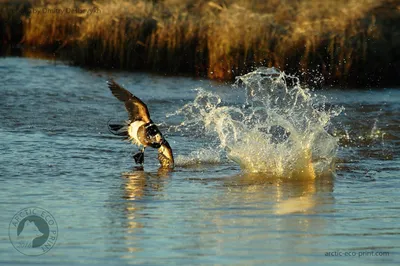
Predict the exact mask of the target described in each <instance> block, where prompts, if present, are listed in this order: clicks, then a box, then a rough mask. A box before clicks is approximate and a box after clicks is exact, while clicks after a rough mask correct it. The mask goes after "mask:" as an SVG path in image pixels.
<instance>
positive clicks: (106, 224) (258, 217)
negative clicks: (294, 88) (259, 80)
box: [0, 58, 400, 265]
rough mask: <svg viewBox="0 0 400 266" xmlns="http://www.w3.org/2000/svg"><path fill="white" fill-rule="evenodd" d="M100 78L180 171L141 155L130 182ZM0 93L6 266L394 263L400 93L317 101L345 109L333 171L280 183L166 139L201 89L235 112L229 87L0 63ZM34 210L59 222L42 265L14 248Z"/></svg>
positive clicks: (190, 139) (129, 164)
mask: <svg viewBox="0 0 400 266" xmlns="http://www.w3.org/2000/svg"><path fill="white" fill-rule="evenodd" d="M109 76H112V77H114V78H115V79H116V80H117V81H119V82H120V83H121V84H123V85H124V86H126V87H127V88H128V89H130V90H131V91H132V92H134V93H135V94H136V95H137V96H139V97H140V98H141V99H142V100H143V101H145V102H146V103H147V105H148V106H149V109H150V112H151V114H152V118H153V120H154V121H155V122H157V123H161V130H162V131H163V132H165V133H166V135H167V138H168V140H169V142H170V144H171V146H172V147H173V149H174V152H175V155H176V156H178V157H180V159H179V160H180V165H181V166H178V167H177V168H176V169H175V170H174V171H172V172H166V171H162V170H159V169H158V161H157V159H156V151H154V150H150V149H148V150H146V157H145V170H144V171H138V170H135V168H134V163H133V160H132V158H131V156H132V153H134V152H136V148H135V147H133V146H131V145H129V144H128V143H126V142H123V141H121V140H120V139H118V138H116V137H114V136H112V135H111V134H110V133H109V132H108V131H107V126H106V125H107V121H108V120H109V119H111V118H113V119H117V120H124V119H126V113H125V110H124V108H123V106H122V105H121V103H120V102H118V101H117V100H116V99H115V98H114V97H113V96H112V95H111V93H110V92H109V90H108V89H107V87H106V83H105V81H106V79H107V78H108V77H109ZM0 84H1V93H2V94H1V97H0V115H1V117H2V120H1V123H0V143H1V144H0V145H1V148H2V149H1V155H0V182H1V193H0V206H1V209H0V210H1V211H0V221H1V222H2V226H0V264H1V265H17V264H20V265H26V264H38V265H75V264H87V265H106V264H107V265H128V264H140V265H142V264H149V265H166V264H184V265H200V264H204V265H208V264H216V265H265V264H281V265H293V264H303V265H321V263H323V264H326V265H357V264H359V265H365V264H370V265H383V264H392V265H398V264H399V263H400V226H399V224H400V214H399V210H400V206H399V202H400V193H399V190H400V181H399V173H400V161H399V159H398V154H399V140H400V128H399V125H400V91H399V90H396V89H385V90H364V91H339V90H328V91H324V92H316V93H317V94H319V95H325V96H326V97H327V99H328V100H329V101H328V103H329V104H330V105H332V106H343V107H344V108H345V110H344V111H343V112H342V113H341V115H339V116H338V117H336V118H335V119H334V121H333V124H334V125H335V127H334V128H333V129H329V130H331V132H330V133H331V134H332V135H335V136H336V137H337V138H338V139H339V149H338V152H337V155H336V167H335V169H336V172H335V173H334V174H326V175H321V176H318V177H317V178H316V179H315V180H310V181H307V180H306V181H304V180H303V181H290V180H289V181H288V180H283V179H276V178H275V179H274V178H271V177H269V176H266V175H265V174H257V173H252V174H246V173H243V172H242V171H241V169H240V167H239V166H238V165H237V164H236V163H234V162H232V161H230V160H229V159H227V157H226V156H225V155H224V154H223V153H222V154H221V152H220V149H219V148H218V147H217V145H218V141H217V140H215V139H209V138H206V137H204V138H203V137H202V136H201V135H200V136H199V134H194V132H193V134H191V133H190V131H188V132H185V131H175V130H169V129H170V128H172V127H173V126H177V125H179V124H180V123H181V122H182V121H181V120H179V119H180V118H179V117H170V116H168V119H166V117H167V114H171V113H174V112H176V110H178V109H180V108H182V107H183V106H184V105H185V104H188V103H191V102H193V100H194V99H195V97H196V95H197V92H196V91H194V90H193V89H195V88H197V87H203V88H205V89H206V90H209V91H212V92H214V93H218V95H221V96H223V97H224V98H225V99H226V103H227V104H228V105H229V104H231V105H235V104H238V101H239V100H240V99H241V98H240V95H241V92H240V91H239V90H234V89H232V88H231V87H230V86H229V85H220V84H212V83H210V82H209V81H200V80H194V79H190V78H179V77H162V76H155V75H151V74H145V73H125V72H104V71H102V72H99V71H97V72H94V71H87V70H85V69H82V68H77V67H71V66H67V65H63V64H61V63H57V64H55V63H54V62H48V61H44V60H33V59H24V58H1V59H0ZM163 121H164V122H163ZM178 165H179V164H178ZM29 206H37V207H41V208H44V209H46V210H47V211H49V212H50V213H51V214H52V215H53V216H54V218H55V219H56V221H57V224H58V230H59V235H58V240H57V243H56V245H55V246H54V247H53V248H52V249H51V250H50V251H49V252H47V253H46V254H44V255H41V256H35V257H33V256H25V255H23V254H21V253H19V252H18V251H17V250H15V249H14V248H13V246H12V245H11V243H10V241H9V236H8V228H9V223H10V221H11V219H12V217H13V216H14V214H16V213H17V212H18V211H19V210H21V209H23V208H25V207H29ZM328 252H342V253H340V254H342V255H341V256H340V255H337V256H327V255H328V254H327V253H328ZM344 252H350V255H345V254H344ZM366 252H372V253H373V255H371V253H366ZM376 252H388V253H386V255H383V256H382V254H383V253H376ZM337 254H339V253H337ZM353 255H354V256H353Z"/></svg>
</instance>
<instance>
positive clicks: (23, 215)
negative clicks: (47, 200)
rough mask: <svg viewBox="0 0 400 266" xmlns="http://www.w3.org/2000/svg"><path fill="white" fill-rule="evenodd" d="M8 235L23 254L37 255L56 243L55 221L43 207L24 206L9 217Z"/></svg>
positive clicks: (56, 229) (56, 230)
mask: <svg viewBox="0 0 400 266" xmlns="http://www.w3.org/2000/svg"><path fill="white" fill-rule="evenodd" d="M8 235H9V237H10V241H11V244H12V245H13V246H14V248H15V249H16V250H18V251H19V252H21V253H22V254H24V255H28V256H39V255H42V254H44V253H46V252H48V251H49V250H50V249H51V248H52V247H53V246H54V245H55V244H56V241H57V237H58V227H57V222H56V220H55V219H54V217H53V215H51V213H49V212H48V211H46V210H45V209H43V208H38V207H28V208H24V209H22V210H20V211H19V212H17V213H16V214H15V215H14V217H13V218H12V219H11V222H10V226H9V228H8Z"/></svg>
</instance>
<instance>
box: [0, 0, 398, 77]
mask: <svg viewBox="0 0 400 266" xmlns="http://www.w3.org/2000/svg"><path fill="white" fill-rule="evenodd" d="M25 2H29V3H30V5H31V9H30V14H28V15H25V16H23V18H22V20H23V42H24V43H25V44H28V45H31V46H36V47H43V48H48V49H51V50H52V51H56V52H60V51H64V50H65V51H68V57H69V59H71V60H72V61H73V62H75V63H76V64H80V65H89V66H102V67H109V68H124V69H140V70H155V71H162V72H168V73H184V72H188V73H194V74H196V75H199V76H207V77H209V78H212V79H220V80H228V79H232V78H233V77H234V76H236V75H238V74H241V73H244V72H247V71H249V70H250V69H252V68H253V67H255V66H258V65H264V66H276V67H279V68H280V69H283V70H288V71H290V72H300V71H303V70H310V69H312V70H315V71H317V72H319V73H322V75H323V76H324V77H325V80H326V82H327V83H339V82H340V83H345V84H350V85H357V84H369V83H373V81H382V80H378V79H379V78H385V77H389V78H390V77H391V78H395V77H396V75H398V71H399V70H396V68H395V67H394V68H393V66H394V65H395V64H396V62H399V57H400V55H399V53H398V52H397V51H398V50H399V49H400V28H399V27H396V26H395V25H397V26H398V25H399V24H398V23H400V4H398V2H397V1H395V0H266V1H262V0H219V1H202V0H190V1H183V0H164V1H162V0H159V1H157V0H153V1H145V0H136V1H135V0H130V1H128V0H121V1H117V0H112V1H104V0H98V1H83V0H82V1H73V0H66V1H57V0H51V1H50V0H41V1H32V0H31V1H29V0H26V1H25ZM72 8H75V9H76V10H86V11H85V12H76V10H75V12H68V13H66V12H65V13H64V14H59V13H52V12H46V13H43V12H41V13H39V12H37V11H38V10H39V11H40V10H42V11H43V10H55V9H60V10H64V11H65V10H67V9H70V10H71V9H72ZM35 11H36V12H35ZM0 16H1V17H3V15H0ZM0 21H1V20H0ZM380 49H383V50H380ZM390 64H391V66H390ZM388 75H389V76H388ZM305 77H306V78H307V74H306V75H305ZM308 78H311V76H309V77H308Z"/></svg>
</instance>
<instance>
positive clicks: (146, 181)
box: [121, 168, 170, 259]
mask: <svg viewBox="0 0 400 266" xmlns="http://www.w3.org/2000/svg"><path fill="white" fill-rule="evenodd" d="M169 173H170V170H169V169H163V168H160V169H159V170H158V172H157V173H148V172H145V171H143V170H142V169H139V170H133V171H131V172H124V173H122V174H121V177H122V185H121V188H122V195H121V197H122V198H124V199H125V201H124V202H123V203H121V205H122V208H123V210H122V211H123V215H124V219H123V220H124V221H125V223H124V225H123V226H122V229H123V230H124V232H123V234H122V238H123V240H124V242H125V243H124V249H126V252H124V255H123V256H121V257H122V258H126V259H132V258H134V257H135V255H134V253H136V252H138V251H141V250H142V249H141V248H140V239H139V238H138V237H137V236H136V234H137V233H138V232H139V231H140V230H141V229H142V228H144V225H143V223H141V222H138V220H139V218H141V217H142V215H141V214H138V212H140V211H142V210H143V209H144V207H143V205H142V204H137V202H138V201H140V200H143V198H144V197H145V196H148V195H149V194H151V192H157V193H160V192H161V191H163V189H164V185H165V184H166V183H167V182H168V178H169Z"/></svg>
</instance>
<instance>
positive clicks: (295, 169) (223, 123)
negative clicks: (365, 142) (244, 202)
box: [176, 68, 341, 178]
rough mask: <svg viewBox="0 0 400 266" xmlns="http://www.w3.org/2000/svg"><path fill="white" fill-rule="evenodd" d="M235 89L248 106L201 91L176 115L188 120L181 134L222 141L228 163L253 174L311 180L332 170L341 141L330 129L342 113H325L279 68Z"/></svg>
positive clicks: (241, 81) (243, 79)
mask: <svg viewBox="0 0 400 266" xmlns="http://www.w3.org/2000/svg"><path fill="white" fill-rule="evenodd" d="M233 87H234V88H235V89H242V88H243V89H244V90H245V92H246V99H245V101H244V105H242V106H232V105H225V104H223V101H222V99H221V97H220V96H219V95H218V94H216V93H213V92H210V91H206V90H204V89H201V88H199V89H198V95H197V97H196V98H195V100H194V101H193V102H192V103H189V104H186V105H185V106H184V107H182V108H181V109H180V110H178V111H177V113H176V114H178V115H183V116H184V117H185V119H184V121H183V122H182V124H181V126H180V128H181V129H182V128H185V129H186V130H188V129H189V130H190V131H192V132H193V131H196V132H201V133H202V134H205V135H208V136H215V135H216V136H218V139H219V142H220V147H221V148H222V149H223V150H225V151H226V154H227V157H228V158H229V159H231V160H232V161H234V162H236V163H238V164H239V165H240V167H241V168H242V169H244V170H247V171H250V172H267V173H270V174H272V175H274V176H286V177H292V176H293V177H294V176H296V177H298V176H306V177H307V178H309V177H314V176H315V173H318V172H322V171H326V170H328V169H330V167H331V163H332V160H333V158H334V156H335V153H336V149H337V139H336V138H335V137H333V136H331V135H329V134H328V133H327V131H326V128H327V126H328V125H329V124H330V121H331V118H332V117H333V116H337V115H338V114H339V113H340V112H341V109H337V110H333V109H330V110H325V105H324V100H323V99H322V98H317V97H316V96H313V95H312V94H311V93H310V91H309V90H308V89H304V88H302V87H301V86H300V84H299V80H298V79H297V78H296V77H293V76H289V75H286V74H285V73H283V72H279V71H278V70H276V69H275V68H259V69H257V70H255V71H253V72H251V73H248V74H246V75H243V76H240V77H238V78H237V80H236V82H235V84H234V85H233Z"/></svg>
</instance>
